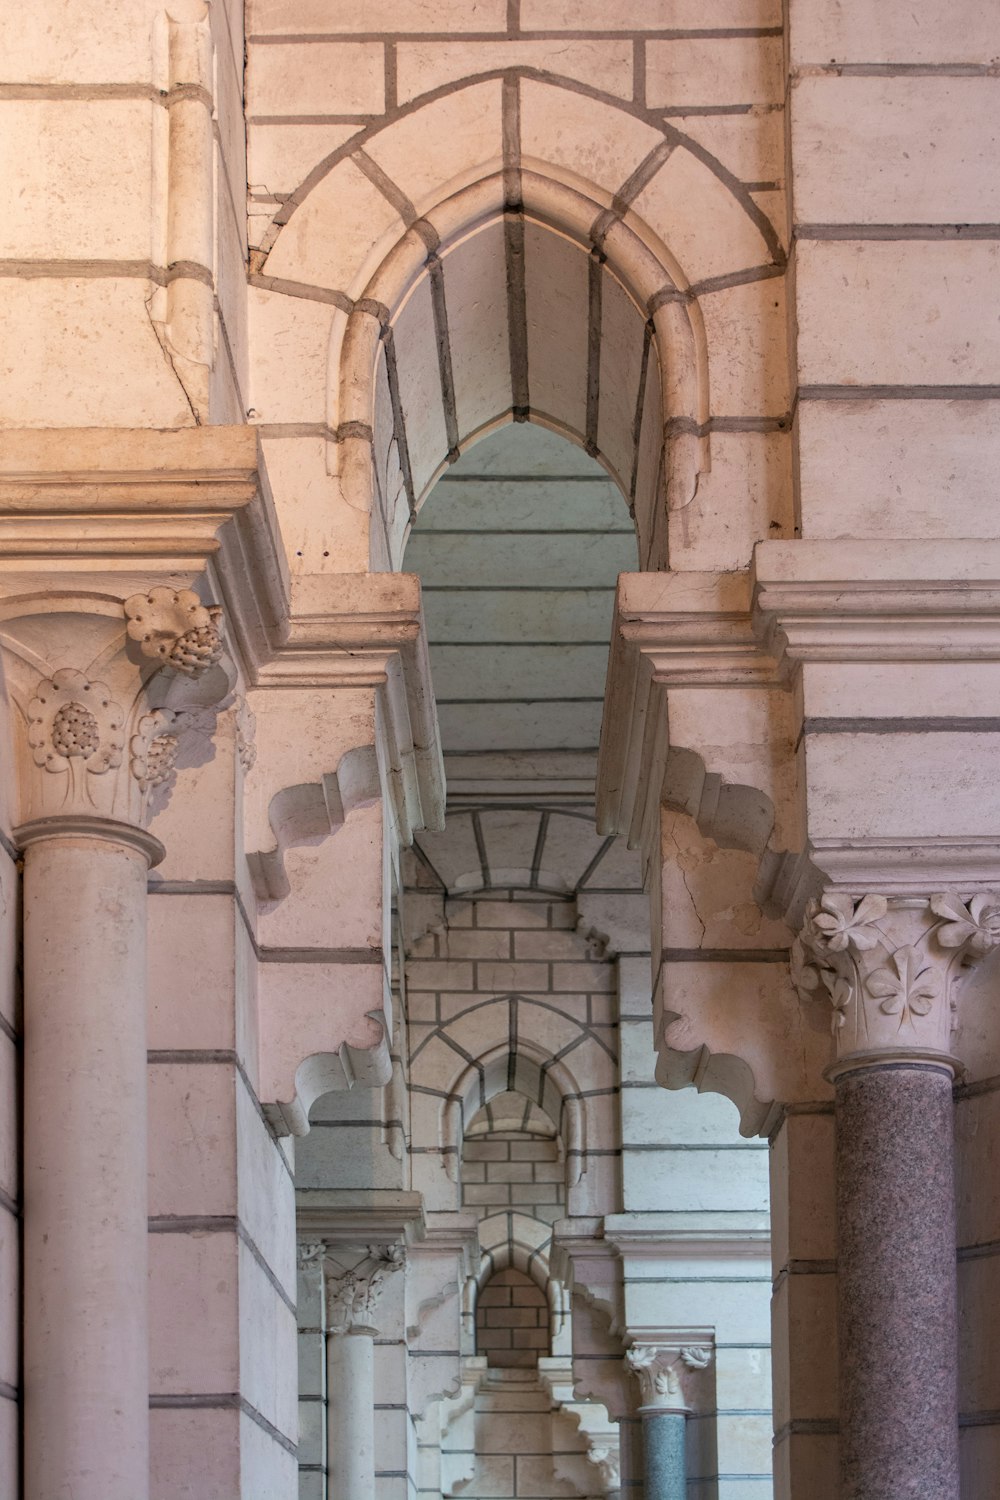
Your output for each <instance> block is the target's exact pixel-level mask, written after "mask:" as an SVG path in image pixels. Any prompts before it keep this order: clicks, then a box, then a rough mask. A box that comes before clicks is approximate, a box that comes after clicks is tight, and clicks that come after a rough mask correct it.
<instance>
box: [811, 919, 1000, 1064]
mask: <svg viewBox="0 0 1000 1500" xmlns="http://www.w3.org/2000/svg"><path fill="white" fill-rule="evenodd" d="M997 948H1000V894H983V893H981V894H978V895H975V896H973V897H972V898H971V899H969V900H968V901H965V900H962V898H961V897H959V896H958V895H956V894H955V893H954V892H939V893H938V894H936V895H933V896H931V897H930V898H929V899H923V900H921V899H920V898H907V897H886V896H883V895H879V894H877V893H874V892H869V893H868V894H867V895H865V896H863V897H862V898H861V899H860V900H856V899H855V898H854V897H853V896H851V895H848V894H846V893H844V892H842V891H835V890H827V891H824V892H823V894H822V896H821V897H819V898H818V899H814V900H813V901H812V902H810V904H809V907H808V908H807V912H806V921H805V925H804V927H803V929H802V933H801V936H800V937H799V938H797V939H796V942H795V944H794V947H793V949H792V980H793V983H794V984H795V987H796V989H797V990H798V993H799V996H800V998H801V999H802V1000H803V1002H804V1003H806V1004H807V1005H811V1006H815V1005H816V1004H817V1003H819V1004H821V1005H823V1006H824V1007H828V1008H829V1013H830V1026H831V1030H832V1033H833V1039H834V1060H833V1062H832V1064H831V1066H830V1069H829V1070H828V1074H829V1076H831V1077H835V1076H836V1074H837V1073H838V1072H841V1071H845V1070H847V1069H849V1068H851V1067H852V1066H856V1065H858V1064H859V1063H863V1062H875V1061H879V1062H883V1063H886V1062H893V1061H897V1060H898V1061H906V1060H910V1061H912V1060H914V1059H924V1060H927V1061H932V1062H940V1063H942V1064H944V1065H946V1066H949V1067H952V1068H954V1069H955V1070H956V1071H957V1070H958V1069H959V1067H960V1064H959V1063H958V1061H957V1059H956V1058H955V1057H954V1056H953V1055H952V1048H951V1037H952V1031H953V1029H954V1026H955V1022H956V1014H957V1009H958V1001H959V996H960V993H961V985H962V981H963V980H964V979H965V978H966V977H967V976H968V975H969V973H970V972H971V971H972V970H973V969H974V968H975V966H976V965H977V964H978V963H980V962H981V961H982V959H983V958H985V957H986V955H987V954H990V953H993V952H995V951H996V950H997Z"/></svg>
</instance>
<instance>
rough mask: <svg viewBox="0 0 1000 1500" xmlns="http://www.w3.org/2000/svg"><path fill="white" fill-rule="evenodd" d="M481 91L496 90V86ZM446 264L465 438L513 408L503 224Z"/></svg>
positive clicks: (440, 496) (436, 507) (438, 496)
mask: <svg viewBox="0 0 1000 1500" xmlns="http://www.w3.org/2000/svg"><path fill="white" fill-rule="evenodd" d="M480 87H481V88H482V89H491V88H492V87H493V85H492V84H482V85H481V86H480ZM461 97H464V96H462V95H457V94H456V95H451V96H450V98H453V99H458V98H461ZM487 113H488V111H487ZM442 264H443V267H444V286H445V301H446V303H447V308H448V334H449V338H450V342H451V367H452V373H453V376H454V380H455V406H456V419H457V422H458V431H459V436H460V438H461V439H463V440H464V439H465V438H466V437H467V435H468V434H470V433H473V432H477V431H478V430H479V429H480V428H482V427H485V426H486V425H487V424H488V423H489V422H492V421H493V419H494V418H495V417H496V416H497V415H498V414H499V413H500V412H503V411H506V410H507V408H508V407H509V406H510V404H511V389H510V346H509V342H508V310H507V266H506V258H505V253H504V227H503V224H502V223H492V224H487V225H485V226H484V227H483V228H482V229H481V230H480V231H479V232H478V233H477V234H476V235H475V236H474V238H473V240H472V241H470V242H461V243H459V244H458V245H456V246H454V247H453V248H452V249H451V250H449V252H448V253H447V254H446V255H444V256H443V257H442ZM446 488H448V487H446V486H442V487H441V488H440V489H438V490H436V491H435V492H434V504H433V506H432V507H431V510H430V512H429V513H428V514H427V516H426V517H425V518H424V519H423V521H422V523H421V524H423V525H426V524H427V523H428V522H430V523H431V524H434V522H433V519H432V518H434V517H437V516H438V514H439V512H440V511H441V510H442V509H443V507H444V503H445V490H446Z"/></svg>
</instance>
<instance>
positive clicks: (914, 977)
mask: <svg viewBox="0 0 1000 1500" xmlns="http://www.w3.org/2000/svg"><path fill="white" fill-rule="evenodd" d="M921 962H922V960H921V957H920V954H919V953H918V952H917V950H916V948H912V947H909V946H907V947H905V948H897V950H896V952H895V953H894V954H893V955H892V968H884V969H876V970H875V972H874V973H873V974H871V975H869V978H868V989H869V991H870V992H871V994H872V995H874V997H875V999H876V1000H879V1001H880V1002H881V1003H880V1005H879V1010H881V1011H883V1012H884V1014H885V1015H887V1016H895V1015H898V1016H899V1017H900V1019H901V1021H905V1020H907V1019H911V1018H912V1017H913V1016H926V1015H927V1013H928V1012H929V1010H930V1009H931V1006H932V1005H933V1004H934V1002H935V1000H937V999H938V998H939V996H940V994H941V975H940V974H939V973H938V972H937V970H936V969H933V968H930V967H928V968H924V969H922V968H921V967H920V965H921Z"/></svg>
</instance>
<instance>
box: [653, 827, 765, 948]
mask: <svg viewBox="0 0 1000 1500" xmlns="http://www.w3.org/2000/svg"><path fill="white" fill-rule="evenodd" d="M668 829H669V832H668ZM663 854H664V863H663V873H662V877H661V879H662V887H661V889H662V898H661V899H662V902H663V943H664V946H665V947H667V948H687V949H692V948H702V949H704V950H706V952H710V951H711V950H712V949H726V948H728V949H741V950H742V949H759V948H785V947H788V946H789V945H790V941H791V934H790V933H789V930H788V928H787V927H786V926H785V925H784V923H783V922H781V921H780V920H778V919H775V918H768V917H765V916H764V914H763V912H762V911H761V909H760V907H759V906H758V904H757V902H756V901H754V899H753V895H752V891H753V884H754V880H755V879H756V875H757V865H758V861H757V859H756V858H755V856H754V855H752V854H747V853H745V852H744V851H743V850H742V849H720V848H719V847H718V845H717V844H716V843H715V842H714V841H713V840H711V839H704V838H702V837H701V835H700V834H699V833H698V830H697V828H696V827H695V826H694V824H693V822H692V821H691V820H690V819H687V818H683V819H682V818H676V819H671V820H670V821H669V823H667V824H666V826H665V828H664V834H663Z"/></svg>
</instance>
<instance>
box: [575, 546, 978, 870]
mask: <svg viewBox="0 0 1000 1500" xmlns="http://www.w3.org/2000/svg"><path fill="white" fill-rule="evenodd" d="M887 660H888V661H908V662H928V663H940V662H977V661H1000V542H983V541H973V542H969V541H945V542H936V541H934V542H930V541H886V542H879V543H876V542H873V541H872V542H855V541H807V540H798V541H781V542H760V543H758V545H757V547H756V549H755V551H754V559H753V565H752V567H751V568H750V569H748V570H747V571H746V572H740V573H679V572H678V573H623V574H622V575H621V576H620V577H619V580H618V592H617V596H616V601H615V616H614V624H613V629H612V640H611V654H610V659H609V663H608V678H607V691H606V696H605V707H604V721H603V725H602V732H601V749H600V757H599V762H598V778H597V807H598V823H599V827H600V828H601V831H602V832H604V833H609V834H611V833H614V834H617V833H627V834H628V835H629V840H630V843H632V844H633V845H635V844H637V843H641V842H642V841H643V833H644V830H646V831H648V829H649V827H650V819H651V815H652V811H653V810H654V809H655V807H656V806H657V805H658V803H659V800H660V797H661V794H662V790H663V786H664V778H665V776H666V774H667V770H668V754H669V751H670V746H669V735H668V714H667V696H668V695H669V693H670V692H671V690H676V689H699V688H705V689H720V688H721V689H725V688H741V689H747V688H751V689H753V688H760V689H773V688H775V687H781V686H783V685H790V684H791V683H792V681H793V680H794V678H795V674H796V673H797V671H798V670H799V666H800V664H801V663H808V662H845V663H847V662H878V661H887ZM685 748H688V747H685ZM727 790H728V793H729V795H730V800H732V796H733V795H734V794H735V793H736V792H738V791H739V789H738V788H728V789H727ZM748 790H749V789H748ZM750 811H751V812H752V811H753V810H752V809H750ZM739 816H740V814H739V809H738V808H737V809H736V810H735V812H734V811H733V810H732V809H730V813H729V817H730V821H731V820H732V817H735V818H736V819H737V821H738V820H739ZM752 821H753V822H754V826H755V827H756V826H757V824H758V823H759V817H755V818H754V819H753V820H752ZM699 826H702V825H701V821H700V820H699ZM703 831H705V832H708V833H710V834H712V836H715V832H714V830H713V829H711V828H709V829H703ZM722 841H723V842H725V839H724V838H723V840H722Z"/></svg>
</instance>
